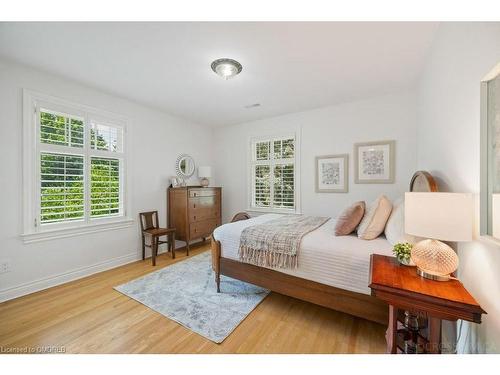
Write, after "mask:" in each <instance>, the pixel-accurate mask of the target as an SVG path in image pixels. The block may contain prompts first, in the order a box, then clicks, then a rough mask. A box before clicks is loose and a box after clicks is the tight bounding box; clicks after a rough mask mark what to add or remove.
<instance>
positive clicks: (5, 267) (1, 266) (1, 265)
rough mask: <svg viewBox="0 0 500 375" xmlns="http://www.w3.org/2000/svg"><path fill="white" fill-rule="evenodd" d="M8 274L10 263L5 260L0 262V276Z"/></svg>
mask: <svg viewBox="0 0 500 375" xmlns="http://www.w3.org/2000/svg"><path fill="white" fill-rule="evenodd" d="M7 272H10V261H9V260H7V259H2V260H0V274H2V273H7Z"/></svg>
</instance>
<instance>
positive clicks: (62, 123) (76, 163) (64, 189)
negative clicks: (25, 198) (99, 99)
mask: <svg viewBox="0 0 500 375" xmlns="http://www.w3.org/2000/svg"><path fill="white" fill-rule="evenodd" d="M55 107H58V108H57V110H56V109H54V108H55ZM54 108H51V105H50V103H44V104H43V105H41V104H40V105H36V104H35V116H36V125H37V126H36V128H37V132H36V134H37V152H38V154H37V158H38V160H39V165H38V167H37V176H38V189H39V190H38V191H37V192H36V196H37V199H36V206H37V214H36V215H35V226H36V225H37V223H39V224H40V228H44V227H48V226H49V225H50V226H51V227H53V226H54V225H59V226H61V225H66V224H68V223H70V222H75V221H81V222H89V224H90V221H91V220H93V219H102V218H106V217H116V216H124V202H123V197H124V184H123V181H124V147H123V137H124V131H123V128H122V127H121V126H119V125H115V124H113V122H112V121H108V120H106V121H101V119H100V118H99V120H96V119H95V118H97V117H95V118H94V116H93V114H92V113H85V112H82V111H79V110H74V112H73V110H71V109H70V108H67V109H68V111H67V112H66V109H63V110H61V109H60V107H59V106H56V105H54Z"/></svg>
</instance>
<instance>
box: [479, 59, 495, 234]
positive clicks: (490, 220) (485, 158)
mask: <svg viewBox="0 0 500 375" xmlns="http://www.w3.org/2000/svg"><path fill="white" fill-rule="evenodd" d="M499 103H500V63H499V64H497V66H496V67H495V68H494V69H493V70H492V71H491V72H490V73H489V74H488V75H487V76H486V77H485V79H484V80H483V81H482V82H481V180H482V181H481V219H480V223H481V235H484V236H489V237H493V238H495V239H497V240H500V104H499Z"/></svg>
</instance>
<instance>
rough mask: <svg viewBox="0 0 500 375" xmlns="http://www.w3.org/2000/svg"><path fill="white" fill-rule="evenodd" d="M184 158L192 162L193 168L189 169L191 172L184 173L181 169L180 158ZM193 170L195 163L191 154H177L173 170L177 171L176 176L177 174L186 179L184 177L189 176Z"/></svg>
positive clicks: (194, 169)
mask: <svg viewBox="0 0 500 375" xmlns="http://www.w3.org/2000/svg"><path fill="white" fill-rule="evenodd" d="M186 159H191V161H192V163H193V170H192V171H191V173H184V172H182V170H181V162H182V160H186ZM195 171H196V164H195V162H194V159H193V157H192V156H191V155H188V154H181V155H179V157H178V158H177V160H176V162H175V172H176V173H177V176H179V177H180V178H182V179H186V178H189V177H191V176H192V175H193V174H194V172H195Z"/></svg>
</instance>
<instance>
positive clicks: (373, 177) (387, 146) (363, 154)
mask: <svg viewBox="0 0 500 375" xmlns="http://www.w3.org/2000/svg"><path fill="white" fill-rule="evenodd" d="M394 152H395V141H378V142H365V143H355V144H354V171H355V174H354V182H355V183H356V184H393V183H394V164H395V154H394Z"/></svg>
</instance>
